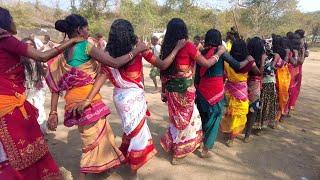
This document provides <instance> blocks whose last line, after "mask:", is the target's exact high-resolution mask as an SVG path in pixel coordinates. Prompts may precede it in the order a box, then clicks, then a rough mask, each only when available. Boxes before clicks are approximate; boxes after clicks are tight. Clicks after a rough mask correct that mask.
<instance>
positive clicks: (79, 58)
mask: <svg viewBox="0 0 320 180" xmlns="http://www.w3.org/2000/svg"><path fill="white" fill-rule="evenodd" d="M92 47H93V45H92V44H91V43H89V41H82V42H79V43H77V44H76V45H75V46H74V47H73V48H72V49H69V50H67V51H65V54H64V55H65V58H66V59H67V64H68V65H70V66H72V67H78V66H80V65H82V64H84V63H86V62H88V61H89V60H90V59H91V57H90V55H89V52H90V51H91V49H92ZM71 50H72V51H71Z"/></svg>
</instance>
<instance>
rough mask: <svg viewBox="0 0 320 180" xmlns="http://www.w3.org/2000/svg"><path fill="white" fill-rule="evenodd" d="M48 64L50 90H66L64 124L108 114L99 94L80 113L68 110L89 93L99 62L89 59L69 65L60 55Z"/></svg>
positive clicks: (92, 120)
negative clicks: (76, 64)
mask: <svg viewBox="0 0 320 180" xmlns="http://www.w3.org/2000/svg"><path fill="white" fill-rule="evenodd" d="M48 66H49V72H48V74H47V76H46V80H47V83H48V86H49V87H50V89H51V91H52V92H62V91H66V95H65V100H66V106H65V116H64V117H65V120H64V125H65V126H67V127H71V126H73V125H86V124H90V123H92V122H95V121H98V120H99V119H101V118H102V117H103V116H106V115H109V114H110V109H109V108H108V107H107V106H106V105H105V104H104V103H103V102H102V97H101V96H100V94H97V95H96V96H95V97H94V98H93V103H92V104H91V105H90V106H89V107H87V108H86V109H85V111H84V112H83V113H82V114H81V115H77V116H73V113H72V112H70V110H71V109H72V108H73V107H74V106H75V105H76V103H78V102H80V101H82V100H85V98H86V97H87V95H88V94H89V93H90V91H91V89H92V87H93V83H94V81H95V77H96V76H97V74H98V73H99V72H100V64H99V63H97V62H95V61H94V60H92V59H91V60H90V61H88V62H86V63H83V64H82V65H80V66H78V67H71V66H70V65H68V64H67V63H66V60H65V58H64V56H63V55H60V56H58V57H57V58H55V59H53V60H51V61H50V62H49V63H48Z"/></svg>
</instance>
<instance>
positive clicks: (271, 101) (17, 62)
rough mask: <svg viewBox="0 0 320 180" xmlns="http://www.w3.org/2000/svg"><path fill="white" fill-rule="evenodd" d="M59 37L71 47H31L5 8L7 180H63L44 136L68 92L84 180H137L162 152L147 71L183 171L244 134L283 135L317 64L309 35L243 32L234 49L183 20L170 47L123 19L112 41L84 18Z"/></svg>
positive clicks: (213, 32) (169, 146)
mask: <svg viewBox="0 0 320 180" xmlns="http://www.w3.org/2000/svg"><path fill="white" fill-rule="evenodd" d="M55 28H56V30H58V31H60V32H62V33H64V34H65V37H68V40H66V39H65V40H64V41H62V42H60V43H54V42H52V41H51V40H50V36H48V35H45V36H44V41H43V42H42V41H41V40H40V39H38V38H37V37H36V36H35V35H34V34H31V35H30V37H28V38H25V39H23V40H21V41H20V40H18V39H16V38H15V37H14V36H13V35H15V34H16V27H15V24H14V21H13V19H12V17H11V15H10V12H9V11H8V10H6V9H4V8H0V57H1V58H0V59H1V61H0V83H1V87H0V97H1V101H0V140H1V143H0V164H1V166H0V170H1V173H0V179H30V178H31V179H61V176H60V173H59V169H58V166H57V165H56V163H55V161H54V159H53V158H52V157H51V155H50V153H49V150H48V147H47V144H46V142H45V139H44V135H45V134H46V133H47V129H49V130H51V131H55V130H56V128H57V125H58V113H62V112H58V111H57V108H58V99H59V97H60V96H61V95H62V93H64V101H65V108H64V110H65V111H64V125H65V126H67V127H72V126H77V127H78V130H79V134H80V138H81V140H82V156H81V160H80V176H79V179H85V178H86V174H88V173H89V174H90V173H101V172H104V171H107V170H110V169H111V168H115V167H117V166H119V165H121V164H122V163H127V164H129V167H130V169H131V172H132V177H133V178H136V177H137V172H138V169H139V168H141V167H143V165H144V164H145V163H147V162H148V161H149V160H150V159H151V158H152V157H153V156H154V155H155V154H156V153H157V150H156V149H155V146H154V143H153V139H152V136H151V132H150V130H149V127H148V117H149V116H150V115H151V114H150V111H149V110H148V106H147V100H146V98H145V90H144V82H143V79H144V77H143V60H146V61H147V62H149V63H150V64H151V65H152V68H151V71H150V74H149V77H150V78H151V79H152V81H153V83H154V85H155V89H156V90H158V89H159V85H158V82H157V76H159V77H160V79H161V100H162V101H163V102H165V103H166V104H167V107H168V117H169V126H168V129H167V131H166V132H165V134H164V135H163V136H162V138H161V140H160V144H161V146H162V147H163V149H164V150H165V151H167V152H169V153H170V154H171V156H172V161H171V163H172V165H178V164H181V163H182V162H183V161H184V159H185V158H186V157H187V156H188V155H189V154H190V153H193V152H194V151H196V150H198V149H199V148H200V150H201V154H200V157H201V158H208V157H211V156H212V153H211V152H210V150H212V149H213V148H214V144H215V142H216V138H217V135H218V132H219V130H220V131H221V132H222V133H223V134H224V135H225V143H226V145H227V146H228V147H232V146H233V142H234V139H235V138H236V137H239V135H240V134H242V133H244V138H243V142H245V143H248V142H250V140H251V139H250V137H251V134H252V133H253V134H255V135H261V134H262V133H263V132H264V130H265V129H266V128H268V127H270V128H278V127H279V124H280V122H282V121H284V120H286V119H287V118H288V117H290V116H291V115H292V113H291V112H292V111H293V110H294V108H295V105H296V101H297V99H298V96H299V93H300V89H301V82H302V65H303V63H304V59H305V58H306V57H308V51H307V45H306V43H305V41H304V31H303V30H301V29H299V30H297V31H295V32H288V33H287V35H286V36H280V35H275V34H272V37H271V41H268V40H264V39H262V38H260V37H253V38H248V39H247V40H244V39H243V38H242V37H241V36H240V34H239V33H238V32H237V30H236V29H235V28H232V29H231V31H229V32H228V33H227V34H226V38H225V41H223V38H222V35H221V33H220V31H219V30H217V29H209V30H208V31H207V33H206V34H205V35H204V36H203V38H202V36H201V35H198V36H195V37H194V39H193V40H194V42H192V41H190V40H189V34H188V29H187V25H186V24H185V22H184V21H183V20H182V19H179V18H173V19H171V20H170V21H169V22H168V24H167V30H166V33H165V36H164V37H163V40H162V42H161V43H160V42H159V38H158V37H156V36H153V37H151V43H150V45H149V46H147V45H146V44H145V43H143V42H141V41H140V40H139V38H137V36H136V35H135V33H134V28H133V26H132V24H131V23H130V22H129V21H127V20H124V19H117V20H115V21H114V22H113V23H112V25H111V27H110V32H109V36H108V40H105V39H104V37H103V36H102V35H101V34H96V36H95V37H94V38H93V37H90V36H89V31H88V22H87V20H86V19H85V18H84V17H82V16H80V15H77V14H71V15H69V16H67V17H66V18H65V19H62V20H58V21H57V22H56V23H55ZM49 60H50V61H49ZM107 79H108V80H109V81H110V82H111V83H112V84H113V86H114V89H113V102H114V105H115V107H116V110H117V113H118V114H119V117H120V122H121V125H122V126H121V127H122V130H123V136H122V143H121V146H120V147H117V146H116V143H115V139H114V134H113V131H112V128H111V126H110V124H109V122H108V115H109V114H110V113H111V110H110V109H109V107H108V106H107V105H106V104H104V102H103V101H102V99H103V94H101V93H100V92H99V91H100V89H101V88H102V86H103V85H104V82H105V81H106V80H107ZM46 88H49V89H50V92H51V107H50V113H49V117H48V120H47V122H46V119H47V118H46V113H45V109H44V101H45V97H46V90H45V89H46ZM8 102H11V103H8ZM13 120H14V121H13Z"/></svg>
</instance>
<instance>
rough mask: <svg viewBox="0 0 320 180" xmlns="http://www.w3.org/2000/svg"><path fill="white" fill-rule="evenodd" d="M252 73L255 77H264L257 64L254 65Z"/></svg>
mask: <svg viewBox="0 0 320 180" xmlns="http://www.w3.org/2000/svg"><path fill="white" fill-rule="evenodd" d="M251 72H252V73H253V74H254V75H257V76H258V75H259V76H260V75H262V73H261V71H260V70H259V68H258V66H257V65H256V63H253V66H252V69H251Z"/></svg>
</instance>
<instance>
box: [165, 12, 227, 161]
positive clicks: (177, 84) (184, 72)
mask: <svg viewBox="0 0 320 180" xmlns="http://www.w3.org/2000/svg"><path fill="white" fill-rule="evenodd" d="M187 38H188V30H187V26H186V24H185V23H184V21H183V20H181V19H179V18H173V19H171V20H170V21H169V23H168V25H167V32H166V34H165V37H164V40H163V44H162V48H161V57H162V58H167V57H168V56H170V52H171V51H172V49H173V48H174V47H175V45H176V43H177V42H178V41H179V40H180V39H187ZM224 52H225V49H224V48H223V47H222V46H219V50H218V51H217V53H216V54H215V55H214V56H211V57H210V58H209V59H208V60H207V59H205V58H204V57H203V56H202V55H201V54H200V52H199V51H198V50H197V49H196V47H195V46H194V44H193V43H192V42H188V43H187V44H186V45H185V46H184V47H183V48H182V49H181V50H180V51H179V52H178V54H177V56H176V58H175V60H174V62H173V63H172V65H171V66H170V67H169V68H167V69H166V70H164V71H162V72H161V76H162V77H161V79H162V84H163V85H162V87H163V90H164V92H163V93H164V94H165V97H163V100H167V104H168V111H169V118H170V125H169V128H168V130H167V132H166V134H165V135H164V136H163V137H162V138H161V142H160V143H161V145H162V147H163V148H164V150H165V151H167V152H171V153H172V156H173V158H172V164H173V165H176V164H179V163H181V161H179V160H181V159H182V158H184V157H186V156H187V155H188V154H190V153H192V152H193V151H195V150H196V149H197V148H198V147H199V145H200V143H201V142H202V130H201V119H200V118H199V112H198V110H197V108H196V107H195V104H194V102H195V88H194V86H193V80H192V76H193V69H194V65H195V63H198V64H199V65H200V66H204V67H206V68H209V67H211V66H213V65H214V64H215V63H217V61H218V60H219V57H220V56H221V55H222V54H223V53H224ZM212 55H213V54H212Z"/></svg>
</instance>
